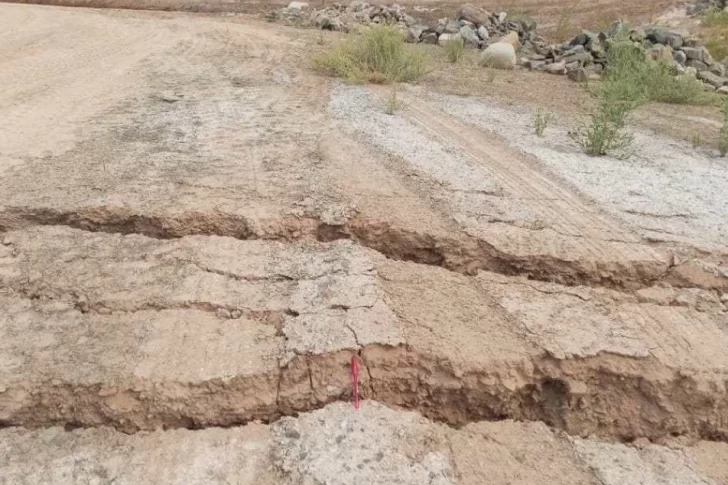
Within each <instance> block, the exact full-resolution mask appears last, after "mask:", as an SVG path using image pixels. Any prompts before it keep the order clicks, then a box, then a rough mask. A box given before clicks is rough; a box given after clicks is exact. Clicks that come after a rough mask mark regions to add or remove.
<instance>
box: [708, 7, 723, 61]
mask: <svg viewBox="0 0 728 485" xmlns="http://www.w3.org/2000/svg"><path fill="white" fill-rule="evenodd" d="M703 27H704V30H703V32H702V36H703V37H704V38H705V47H706V48H707V49H708V51H710V54H711V55H712V56H713V57H714V58H715V59H717V60H722V59H725V58H727V57H728V12H719V11H711V12H708V13H707V14H706V15H705V16H704V17H703Z"/></svg>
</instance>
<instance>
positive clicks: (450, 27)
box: [442, 20, 460, 34]
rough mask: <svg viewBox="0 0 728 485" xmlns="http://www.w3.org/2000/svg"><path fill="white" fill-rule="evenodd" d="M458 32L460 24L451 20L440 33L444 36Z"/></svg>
mask: <svg viewBox="0 0 728 485" xmlns="http://www.w3.org/2000/svg"><path fill="white" fill-rule="evenodd" d="M459 31H460V24H459V23H458V22H457V21H455V20H451V21H449V22H448V23H447V24H446V25H445V29H444V30H443V31H442V32H443V33H444V34H456V33H458V32H459Z"/></svg>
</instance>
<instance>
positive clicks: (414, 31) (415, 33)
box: [404, 25, 425, 44]
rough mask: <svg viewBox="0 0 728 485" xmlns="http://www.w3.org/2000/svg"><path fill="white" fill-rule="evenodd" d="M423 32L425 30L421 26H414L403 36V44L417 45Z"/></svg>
mask: <svg viewBox="0 0 728 485" xmlns="http://www.w3.org/2000/svg"><path fill="white" fill-rule="evenodd" d="M424 30H425V28H424V27H423V26H422V25H414V26H412V27H410V28H408V29H407V30H406V31H405V34H404V40H405V42H409V43H412V44H416V43H418V42H419V41H420V37H422V32H424Z"/></svg>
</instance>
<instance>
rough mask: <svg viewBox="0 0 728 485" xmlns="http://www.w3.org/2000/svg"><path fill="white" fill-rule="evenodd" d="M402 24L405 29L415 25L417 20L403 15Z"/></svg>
mask: <svg viewBox="0 0 728 485" xmlns="http://www.w3.org/2000/svg"><path fill="white" fill-rule="evenodd" d="M404 24H405V25H406V26H407V27H412V26H413V25H415V24H417V20H416V19H415V18H414V17H413V16H411V15H405V16H404Z"/></svg>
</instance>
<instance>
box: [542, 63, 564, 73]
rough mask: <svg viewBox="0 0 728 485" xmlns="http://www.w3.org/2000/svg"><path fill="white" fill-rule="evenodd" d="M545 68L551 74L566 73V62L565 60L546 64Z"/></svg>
mask: <svg viewBox="0 0 728 485" xmlns="http://www.w3.org/2000/svg"><path fill="white" fill-rule="evenodd" d="M544 70H545V71H546V72H548V73H550V74H566V63H565V62H564V61H561V62H554V63H553V64H549V65H548V66H546V68H545V69H544Z"/></svg>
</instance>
